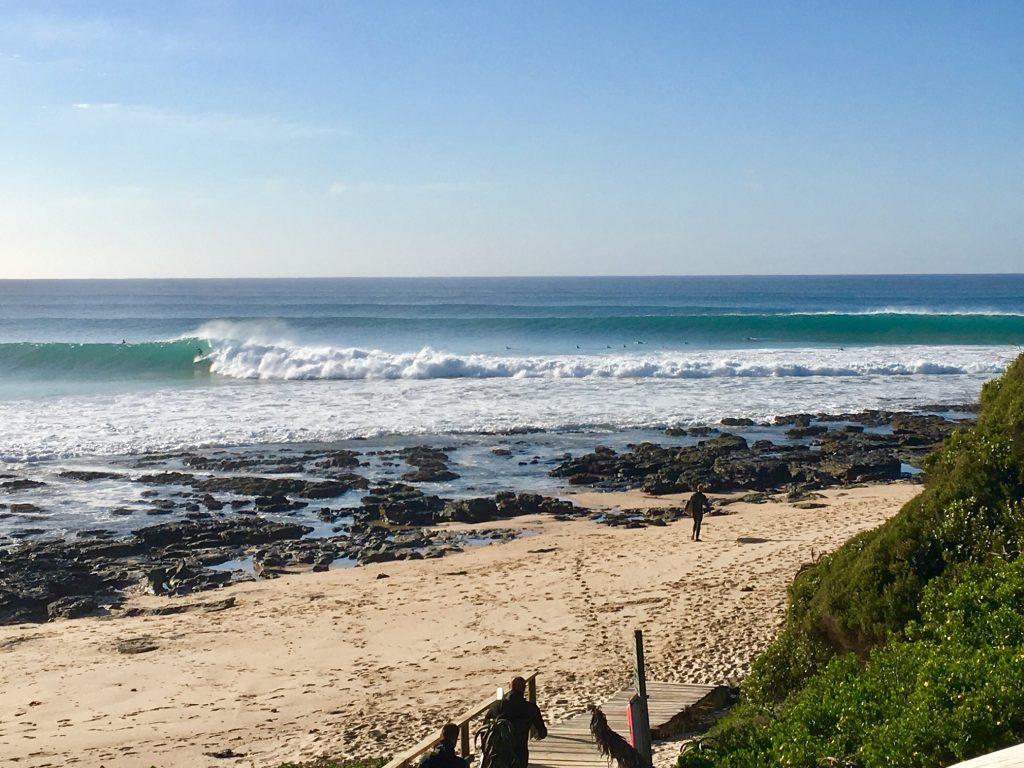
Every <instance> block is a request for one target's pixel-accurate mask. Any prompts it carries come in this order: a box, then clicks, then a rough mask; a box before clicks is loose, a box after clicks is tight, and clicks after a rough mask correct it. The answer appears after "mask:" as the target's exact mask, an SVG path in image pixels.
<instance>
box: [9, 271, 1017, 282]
mask: <svg viewBox="0 0 1024 768" xmlns="http://www.w3.org/2000/svg"><path fill="white" fill-rule="evenodd" d="M1018 276H1024V272H772V273H754V272H743V273H741V272H736V273H728V274H713V273H679V272H677V273H662V274H653V273H652V274H633V275H630V274H608V275H592V274H591V275H571V274H558V275H538V274H533V275H443V274H439V275H232V276H227V275H209V276H191V277H188V276H173V275H168V276H160V277H143V276H129V277H0V283H7V282H11V283H13V282H60V281H68V282H72V281H75V282H88V281H97V282H99V281H107V282H118V281H130V280H135V281H154V282H155V281H159V280H180V281H201V280H211V281H212V280H221V281H223V280H621V279H663V278H678V277H689V278H729V277H737V278H750V277H756V278H775V277H779V278H792V277H1018Z"/></svg>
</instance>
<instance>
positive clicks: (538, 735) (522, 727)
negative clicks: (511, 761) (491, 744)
mask: <svg viewBox="0 0 1024 768" xmlns="http://www.w3.org/2000/svg"><path fill="white" fill-rule="evenodd" d="M510 689H511V690H509V692H508V693H506V694H505V696H504V697H503V698H501V699H499V700H498V701H496V702H494V703H493V704H491V706H490V708H489V709H488V710H487V715H486V716H485V719H486V720H494V721H498V720H507V721H508V722H509V723H510V724H511V726H512V739H513V744H514V749H515V758H516V765H517V766H519V768H527V766H528V765H529V763H530V744H529V741H530V734H531V732H532V733H533V737H534V738H535V739H543V738H544V737H545V736H547V735H548V728H547V726H546V725H545V724H544V716H543V715H541V713H540V708H539V707H538V706H537V705H536V704H534V703H533V702H532V701H527V700H526V680H525V679H523V678H522V677H513V678H512V683H511V685H510Z"/></svg>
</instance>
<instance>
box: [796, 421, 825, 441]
mask: <svg viewBox="0 0 1024 768" xmlns="http://www.w3.org/2000/svg"><path fill="white" fill-rule="evenodd" d="M826 432H828V427H826V426H824V425H822V424H810V425H808V426H806V427H793V428H792V429H787V430H786V437H792V438H801V437H813V436H815V435H823V434H825V433H826Z"/></svg>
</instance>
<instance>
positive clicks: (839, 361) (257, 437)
mask: <svg viewBox="0 0 1024 768" xmlns="http://www.w3.org/2000/svg"><path fill="white" fill-rule="evenodd" d="M251 347H252V345H245V348H246V349H247V350H249V351H247V352H246V353H245V355H253V358H252V359H251V360H249V361H248V362H246V363H245V367H242V368H240V369H239V370H244V371H246V374H245V375H246V376H247V377H248V378H244V379H243V378H226V377H225V378H220V379H219V380H216V381H213V382H209V383H207V384H202V385H197V386H189V387H180V386H179V387H167V388H159V389H147V390H134V391H120V392H107V393H101V394H93V395H77V396H63V397H59V398H40V399H22V400H0V423H3V424H4V440H3V441H2V443H0V460H3V461H13V462H23V461H38V460H42V459H50V458H71V457H82V456H101V455H106V456H110V455H120V454H129V453H136V452H142V451H170V450H177V449H184V448H191V447H198V446H214V445H245V444H262V443H290V442H292V443H293V442H305V441H318V440H326V441H329V440H338V439H344V438H350V437H372V436H379V435H389V434H396V435H409V436H416V435H436V434H445V433H452V432H463V433H475V432H492V431H502V430H508V429H512V428H516V427H525V426H528V427H537V428H541V429H546V430H571V429H579V430H595V431H601V430H608V431H616V430H622V429H631V428H662V427H664V426H665V425H667V424H694V423H706V424H713V423H717V422H718V421H719V420H721V419H722V418H723V417H725V416H742V417H748V418H752V419H755V420H758V421H760V420H765V421H770V420H771V419H772V418H773V417H774V416H775V415H777V414H782V413H795V412H802V411H811V412H817V411H825V412H832V413H837V412H844V411H854V410H860V409H863V408H889V409H900V408H909V407H913V406H914V405H917V404H921V403H939V402H945V403H958V402H968V401H973V400H975V399H976V398H977V396H978V392H979V390H980V388H981V385H982V383H983V382H984V381H986V380H988V379H990V378H992V377H993V376H995V375H997V374H998V373H999V372H1000V371H1001V370H1002V369H1003V367H1004V366H1005V364H1006V362H1007V361H1008V360H1009V358H1010V355H1008V354H1007V353H1006V352H1005V350H997V349H992V348H989V349H987V350H985V349H980V348H974V347H966V348H962V347H947V348H920V349H917V348H906V349H903V350H894V349H891V348H874V349H870V350H869V349H861V350H856V351H852V352H841V351H839V350H831V351H826V350H778V349H776V350H768V349H763V350H746V351H732V352H730V353H728V354H725V353H723V352H721V351H719V352H710V351H709V352H706V353H699V354H692V355H688V356H687V357H686V358H679V359H676V358H671V356H669V357H666V358H663V357H662V356H661V355H649V356H642V355H639V356H636V357H632V358H627V357H625V356H621V357H615V358H609V359H607V360H603V361H599V360H594V359H588V358H585V357H580V358H573V359H567V358H559V359H544V358H531V359H530V360H528V361H523V360H519V361H516V360H515V359H514V358H507V359H506V358H501V359H496V358H486V360H485V361H480V360H472V359H471V358H468V357H460V356H447V355H444V354H441V353H434V352H426V351H422V352H420V353H415V354H410V355H407V356H403V355H398V356H392V355H385V354H383V353H376V354H374V353H369V352H364V353H362V354H352V355H347V354H345V355H332V354H326V353H325V355H324V357H323V359H317V358H316V357H315V356H313V355H310V354H308V353H305V352H302V353H300V354H296V349H295V348H291V347H280V346H273V345H271V346H269V347H267V350H268V351H269V352H272V354H256V353H254V352H253V351H252V350H251ZM275 350H276V352H275ZM242 357H244V355H243V356H237V355H236V356H235V357H234V358H231V357H230V356H229V357H228V359H234V360H236V361H237V360H240V359H242ZM334 357H337V358H338V359H340V361H342V363H343V364H344V365H347V366H350V368H349V371H350V372H352V371H354V372H356V373H357V374H358V375H357V376H355V377H354V378H353V379H351V380H344V381H339V380H336V381H320V382H316V383H311V382H308V381H304V380H298V381H289V380H281V379H279V378H271V377H270V374H273V376H280V377H281V378H284V377H283V375H282V373H283V372H284V371H289V372H291V373H292V374H294V375H296V376H298V375H310V374H311V373H315V374H316V376H318V377H322V376H323V372H324V371H325V370H329V368H328V363H330V365H334V366H337V365H339V362H338V360H336V359H334ZM396 357H397V358H400V359H398V360H396V359H395V358H396ZM452 360H454V361H455V362H453V361H452ZM296 361H298V363H296ZM474 366H477V367H479V369H482V370H488V371H494V370H499V371H502V372H503V375H501V376H496V377H490V378H488V377H481V376H466V375H462V376H460V377H459V378H455V379H451V378H448V379H442V378H432V377H435V376H437V374H438V372H439V371H444V372H451V371H460V372H463V373H464V372H465V371H466V370H477V368H474ZM370 368H373V369H374V370H378V371H385V372H386V371H391V372H392V373H393V376H394V377H393V378H384V377H383V376H381V378H371V377H369V376H368V375H367V373H366V371H367V370H368V369H370ZM522 371H527V372H528V373H527V374H523V375H521V372H522ZM538 371H541V372H542V373H540V374H539V375H538V373H537V372H538ZM552 371H558V375H555V374H553V373H552ZM595 371H605V373H604V374H603V375H602V374H601V373H595ZM669 371H671V372H674V377H673V376H670V375H667V374H666V372H669ZM659 372H661V374H663V375H660V376H659V375H658V373H659ZM755 372H757V375H755ZM399 373H402V374H405V377H401V376H399ZM260 375H262V376H264V378H263V379H262V380H261V379H258V378H257V377H258V376H260Z"/></svg>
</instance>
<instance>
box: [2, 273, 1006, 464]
mask: <svg viewBox="0 0 1024 768" xmlns="http://www.w3.org/2000/svg"><path fill="white" fill-rule="evenodd" d="M1021 343H1024V278H1022V277H1021V276H1019V275H1017V276H1013V275H1010V276H1007V275H997V276H986V275H974V276H970V275H968V276H962V275H961V276H852V277H788V278H740V277H736V278H692V277H689V278H533V279H513V278H508V279H504V280H502V279H486V280H485V279H479V280H474V279H462V280H441V279H422V280H383V279H382V280H341V279H339V280H262V281H260V280H220V281H216V280H209V281H208V280H199V281H188V280H166V281H162V280H157V281H0V420H2V423H3V424H4V425H5V429H4V433H3V436H2V439H0V461H4V462H7V463H8V464H11V465H13V464H19V463H25V462H29V463H32V462H39V461H53V460H61V459H69V458H76V459H82V458H88V457H96V458H97V459H98V458H100V457H110V456H124V455H131V454H138V453H144V452H148V451H172V450H185V449H189V448H196V447H212V446H246V445H248V446H251V445H260V444H268V445H279V444H287V443H301V442H309V441H328V442H330V441H339V440H350V439H358V438H382V437H398V438H401V437H402V436H406V437H409V438H410V439H411V438H413V437H415V438H417V439H418V438H424V437H426V438H429V437H432V436H440V435H487V434H493V433H500V432H508V431H524V430H531V431H533V430H543V431H546V432H549V433H561V434H566V435H568V434H585V435H588V436H591V435H615V434H618V433H623V434H625V433H627V432H628V433H629V434H630V435H631V436H633V437H635V436H636V435H637V433H638V432H639V433H644V432H645V431H646V432H647V433H649V434H647V435H646V436H647V437H651V438H652V439H655V438H656V437H657V436H658V434H660V431H661V430H664V429H665V428H666V427H668V426H680V425H682V426H688V425H698V424H709V425H714V424H717V423H718V422H720V421H721V419H723V418H727V417H734V418H737V417H738V418H749V419H753V420H755V421H759V422H760V421H765V422H770V421H771V420H772V419H773V418H774V417H775V416H777V415H780V414H787V413H796V412H829V413H839V412H850V411H857V410H861V409H865V408H881V409H890V410H899V409H907V408H915V407H920V406H927V405H933V406H934V405H940V406H941V405H943V404H946V405H953V404H958V403H966V402H972V401H974V400H976V399H977V396H978V393H979V391H980V388H981V386H982V385H983V383H984V382H985V381H987V380H988V379H990V378H993V377H995V376H997V375H998V374H999V373H1001V372H1002V371H1003V370H1004V369H1005V367H1006V365H1007V364H1008V362H1009V361H1010V360H1012V359H1013V358H1014V357H1015V356H1016V355H1017V354H1019V353H1020V347H1019V345H1020V344H1021ZM641 436H645V435H643V434H641ZM588 439H590V438H589V437H588Z"/></svg>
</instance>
